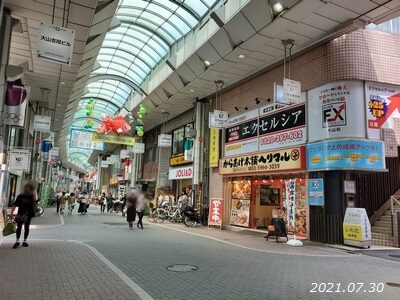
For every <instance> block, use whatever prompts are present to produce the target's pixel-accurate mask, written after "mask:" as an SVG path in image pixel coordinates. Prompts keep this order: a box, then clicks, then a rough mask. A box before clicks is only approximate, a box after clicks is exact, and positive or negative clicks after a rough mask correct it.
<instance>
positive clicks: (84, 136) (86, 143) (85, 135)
mask: <svg viewBox="0 0 400 300" xmlns="http://www.w3.org/2000/svg"><path fill="white" fill-rule="evenodd" d="M92 135H93V132H92V131H89V130H82V129H71V131H70V138H69V147H70V148H80V149H89V150H90V149H93V150H100V151H103V150H104V143H103V142H96V141H93V140H92Z"/></svg>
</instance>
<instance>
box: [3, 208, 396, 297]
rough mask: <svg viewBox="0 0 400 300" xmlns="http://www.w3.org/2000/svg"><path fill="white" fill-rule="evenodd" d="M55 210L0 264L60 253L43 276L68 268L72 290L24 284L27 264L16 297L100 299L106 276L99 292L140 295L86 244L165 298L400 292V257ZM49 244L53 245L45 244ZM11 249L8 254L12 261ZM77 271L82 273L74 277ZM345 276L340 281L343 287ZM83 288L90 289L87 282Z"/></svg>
mask: <svg viewBox="0 0 400 300" xmlns="http://www.w3.org/2000/svg"><path fill="white" fill-rule="evenodd" d="M52 214H53V212H51V211H50V212H46V214H45V216H44V217H43V218H42V220H40V219H39V220H37V221H36V222H35V225H36V228H34V229H33V230H32V236H31V238H32V240H31V247H29V248H28V249H18V250H12V249H10V246H11V245H12V239H10V238H6V239H4V241H3V244H2V246H1V247H0V250H1V251H0V253H1V259H0V270H6V272H5V273H8V272H9V271H12V270H14V269H15V268H13V266H14V265H15V264H17V265H19V264H20V262H21V261H23V260H21V258H20V257H19V256H18V255H24V253H25V252H23V251H32V254H26V255H30V256H31V257H35V259H36V260H38V261H40V259H41V257H44V258H45V259H47V257H49V258H51V257H53V260H54V261H57V258H58V257H60V259H61V260H62V262H63V263H62V264H60V265H59V266H58V265H54V264H53V263H51V262H50V261H49V262H48V263H42V264H38V265H37V267H32V269H35V268H43V270H42V272H45V273H46V274H47V272H50V274H52V275H47V276H44V275H42V276H40V277H44V278H46V281H47V280H50V279H51V278H54V277H55V278H60V277H61V278H62V276H61V274H65V275H64V280H61V283H60V282H57V283H56V285H57V284H58V286H59V285H60V284H61V285H62V287H63V288H64V289H65V290H66V292H65V294H64V293H62V294H60V295H56V294H52V296H53V297H54V298H46V297H44V294H43V293H44V291H42V290H41V291H40V293H41V294H39V295H38V296H36V292H38V290H35V286H36V284H38V286H41V287H42V289H43V290H45V289H46V283H43V282H42V281H40V282H41V283H36V284H29V285H26V286H27V287H26V289H25V290H24V289H23V286H24V285H23V284H20V283H21V282H23V279H24V275H23V274H22V273H21V271H17V272H16V273H15V275H14V277H12V280H11V281H7V285H9V283H10V282H18V284H19V286H20V289H21V291H23V292H24V293H23V294H18V293H17V292H15V289H12V291H11V292H13V294H10V293H11V292H9V296H8V297H12V299H68V297H69V296H70V298H71V299H92V298H90V297H93V299H94V297H95V295H96V292H97V288H96V284H99V282H100V285H101V286H102V289H100V290H99V293H100V294H101V295H102V296H103V297H105V299H137V298H135V297H136V295H135V293H134V292H133V291H132V289H131V288H130V286H129V285H127V284H125V283H124V282H123V281H122V280H121V279H120V278H119V277H118V276H117V275H116V274H115V272H114V271H113V270H111V269H110V268H109V267H108V266H107V265H105V264H104V263H103V261H101V260H99V259H98V258H97V257H96V255H94V253H93V252H92V253H91V250H90V249H88V248H87V247H85V246H84V245H82V244H85V245H89V246H91V247H92V249H95V250H96V251H98V252H99V253H100V254H101V255H102V256H103V257H104V258H105V259H106V260H108V261H109V262H111V263H112V264H113V266H114V267H115V268H116V269H117V270H120V271H121V274H123V276H127V278H129V280H131V281H133V282H134V283H135V284H137V285H138V286H139V287H140V288H141V289H143V290H144V291H145V292H147V293H148V295H150V297H152V298H153V299H157V300H162V299H165V300H167V299H190V300H195V299H202V300H203V299H218V300H219V299H234V300H236V299H246V300H247V299H249V300H250V299H398V298H397V296H398V294H399V292H400V288H396V287H390V286H387V285H386V283H387V282H400V276H399V275H400V271H399V267H400V265H399V263H398V262H395V261H389V260H383V259H379V258H374V257H370V256H365V255H358V254H348V253H346V252H344V251H340V250H337V249H330V248H322V247H315V246H310V245H305V246H304V247H302V248H292V247H290V246H287V245H286V244H285V243H283V242H282V243H280V244H276V243H275V242H274V241H269V242H265V240H264V239H262V236H260V235H247V234H240V233H235V232H230V231H226V230H224V231H219V230H211V229H206V228H185V227H184V226H183V225H179V224H173V225H169V224H165V225H161V226H159V225H156V224H148V223H146V224H145V229H144V230H140V229H137V228H135V229H134V230H128V229H127V225H126V223H125V221H124V219H123V218H122V217H121V216H117V215H115V214H100V213H99V212H98V209H97V208H95V207H91V208H90V211H89V214H88V215H85V216H81V215H72V216H67V215H66V216H64V217H63V220H64V221H63V222H64V224H62V222H61V219H60V218H59V217H58V216H56V215H55V214H54V217H52ZM46 215H47V216H46ZM55 218H59V220H60V221H58V222H59V224H54V223H57V221H53V222H51V223H52V225H53V226H52V227H49V226H48V225H47V224H45V223H46V222H50V221H47V219H55ZM80 243H81V244H80ZM74 247H78V248H79V249H84V253H85V255H84V257H83V258H82V257H81V256H80V254H79V255H78V254H76V252H80V251H81V250H73V249H72V248H74ZM43 248H45V249H47V250H46V251H41V250H43ZM50 249H52V250H50ZM18 251H19V252H18ZM50 252H51V255H50V254H49V253H50ZM3 253H5V254H6V256H4V254H3ZM14 253H17V254H14ZM26 253H29V252H26ZM3 256H4V257H6V259H5V261H6V262H7V263H6V264H5V265H4V259H3ZM85 256H86V258H85ZM87 256H90V258H88V257H87ZM42 261H43V260H42ZM68 262H70V263H72V264H73V265H74V266H75V267H73V268H72V267H71V268H68V267H67V269H64V268H63V267H62V265H65V264H68ZM2 264H3V265H2ZM177 264H188V265H193V266H196V267H197V268H198V269H197V270H196V271H191V272H171V271H169V270H167V267H168V266H172V265H177ZM76 266H78V267H76ZM30 268H31V267H30ZM96 270H97V272H96ZM62 272H64V273H62ZM74 272H75V273H74ZM79 272H82V273H79ZM0 273H1V275H0V282H5V280H6V279H5V278H8V277H5V276H4V272H3V271H1V272H0ZM99 273H101V274H103V275H104V276H103V279H107V280H108V279H112V281H111V282H112V284H111V285H112V286H117V287H116V288H114V289H111V291H113V293H114V292H115V290H118V294H115V295H114V294H113V293H111V294H108V293H107V291H110V289H108V285H107V283H105V285H103V281H102V280H101V279H100V281H98V279H97V277H98V274H99ZM72 274H75V275H72ZM81 276H85V277H90V278H92V277H96V280H95V279H93V280H92V281H89V282H88V284H86V285H85V286H83V285H82V284H80V283H79V280H78V278H80V277H81ZM72 277H73V278H74V280H75V281H70V280H71V278H72ZM61 278H60V279H61ZM38 282H39V281H38ZM51 282H54V281H51ZM116 282H117V283H116ZM314 282H315V283H318V284H319V283H333V284H335V290H339V292H337V293H318V292H317V293H310V290H311V289H312V287H313V286H312V283H314ZM380 282H382V283H384V284H385V285H384V290H383V292H381V293H377V292H375V293H368V292H364V290H369V289H370V283H375V284H378V283H380ZM339 283H340V284H341V285H340V289H337V284H339ZM349 283H364V286H363V287H362V289H360V291H359V292H358V293H348V292H343V290H346V289H347V287H348V285H349ZM93 285H95V288H93ZM32 286H33V288H34V290H33V294H31V295H32V298H24V296H25V297H26V295H27V292H28V291H30V292H32ZM47 286H51V285H47ZM28 287H29V289H28ZM72 287H78V288H82V289H83V290H84V289H85V288H86V289H87V290H88V291H89V289H90V291H91V292H90V295H87V294H78V296H76V295H74V294H71V293H72V292H71V288H72ZM350 287H351V286H350ZM1 290H2V289H1V288H0V291H1ZM317 290H318V289H317ZM72 291H73V290H72ZM53 292H54V291H53ZM77 293H83V292H82V290H79V291H78V292H77ZM116 293H117V292H116ZM46 295H47V296H49V295H50V294H46ZM128 295H129V296H128ZM41 297H42V298H41ZM57 297H58V298H57ZM62 297H67V298H62ZM80 297H83V298H80ZM107 297H109V298H107ZM129 297H130V298H129ZM143 298H145V297H143ZM0 299H3V298H1V297H0ZM5 299H8V298H5ZM97 299H103V298H101V297H98V298H97ZM146 299H150V298H146Z"/></svg>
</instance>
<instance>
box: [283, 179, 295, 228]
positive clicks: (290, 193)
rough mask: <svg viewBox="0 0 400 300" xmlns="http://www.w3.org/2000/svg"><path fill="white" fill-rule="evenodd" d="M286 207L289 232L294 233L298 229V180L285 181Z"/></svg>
mask: <svg viewBox="0 0 400 300" xmlns="http://www.w3.org/2000/svg"><path fill="white" fill-rule="evenodd" d="M285 196H286V197H285V198H286V199H285V201H286V203H285V207H286V221H287V226H288V232H291V233H292V232H294V230H295V228H296V223H295V221H296V220H295V217H296V216H295V213H296V179H293V180H292V179H290V180H286V181H285Z"/></svg>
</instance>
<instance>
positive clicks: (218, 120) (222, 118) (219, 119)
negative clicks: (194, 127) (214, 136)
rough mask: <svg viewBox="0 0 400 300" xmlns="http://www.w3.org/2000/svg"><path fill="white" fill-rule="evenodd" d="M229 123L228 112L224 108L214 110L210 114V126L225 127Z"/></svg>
mask: <svg viewBox="0 0 400 300" xmlns="http://www.w3.org/2000/svg"><path fill="white" fill-rule="evenodd" d="M227 124H228V112H227V111H223V110H214V112H210V114H209V124H208V126H209V127H210V128H225V127H226V125H227Z"/></svg>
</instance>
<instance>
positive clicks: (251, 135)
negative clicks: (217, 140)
mask: <svg viewBox="0 0 400 300" xmlns="http://www.w3.org/2000/svg"><path fill="white" fill-rule="evenodd" d="M256 151H258V109H254V110H251V111H248V112H246V113H243V114H240V115H238V116H235V117H232V118H230V119H229V120H228V127H227V128H226V129H225V156H231V155H240V154H245V153H250V152H256Z"/></svg>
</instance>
